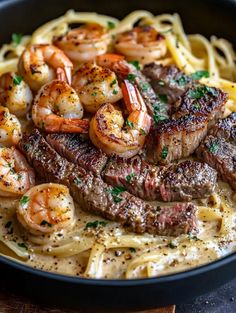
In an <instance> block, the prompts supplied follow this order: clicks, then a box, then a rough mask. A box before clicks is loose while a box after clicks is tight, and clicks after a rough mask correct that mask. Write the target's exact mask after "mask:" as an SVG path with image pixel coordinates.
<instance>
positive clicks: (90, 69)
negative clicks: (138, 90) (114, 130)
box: [72, 63, 122, 113]
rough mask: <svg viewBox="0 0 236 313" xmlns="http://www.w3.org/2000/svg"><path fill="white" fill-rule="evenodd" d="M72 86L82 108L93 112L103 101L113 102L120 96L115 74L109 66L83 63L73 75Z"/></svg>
mask: <svg viewBox="0 0 236 313" xmlns="http://www.w3.org/2000/svg"><path fill="white" fill-rule="evenodd" d="M72 86H73V87H74V88H75V90H76V92H77V94H78V95H79V97H80V100H81V102H82V103H83V106H84V108H85V109H86V110H87V111H88V112H91V113H95V112H96V111H97V110H98V108H99V107H100V106H101V105H102V104H104V103H108V102H110V103H115V102H117V101H118V100H120V99H121V98H122V92H121V88H120V87H119V85H118V80H117V77H116V74H115V73H114V72H112V71H111V70H110V69H109V68H103V67H100V66H97V65H95V64H93V63H85V64H84V65H82V66H81V67H80V68H79V69H78V71H77V72H76V73H75V75H74V76H73V80H72Z"/></svg>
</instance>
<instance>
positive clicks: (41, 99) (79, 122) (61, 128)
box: [32, 80, 89, 133]
mask: <svg viewBox="0 0 236 313" xmlns="http://www.w3.org/2000/svg"><path fill="white" fill-rule="evenodd" d="M82 116H83V107H82V105H81V103H80V99H79V97H78V95H77V94H76V92H75V90H74V89H73V88H72V87H71V86H69V85H68V84H67V83H66V82H64V81H60V80H53V81H52V82H50V83H48V84H46V85H44V86H43V87H42V88H41V89H40V90H39V92H38V94H37V95H36V97H35V99H34V104H33V108H32V118H33V121H34V123H35V125H36V126H37V127H39V128H43V129H44V130H45V131H47V132H65V133H84V132H87V130H88V124H89V121H88V120H83V119H82Z"/></svg>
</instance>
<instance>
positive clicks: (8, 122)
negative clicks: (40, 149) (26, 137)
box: [0, 106, 22, 147]
mask: <svg viewBox="0 0 236 313" xmlns="http://www.w3.org/2000/svg"><path fill="white" fill-rule="evenodd" d="M21 136H22V132H21V124H20V122H19V120H18V118H17V117H16V116H15V115H13V114H11V113H10V112H9V110H8V108H5V107H3V106H0V144H1V145H3V146H6V147H10V146H12V145H16V144H17V143H18V141H19V140H20V139H21Z"/></svg>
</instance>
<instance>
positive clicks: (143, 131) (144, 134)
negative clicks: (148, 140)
mask: <svg viewBox="0 0 236 313" xmlns="http://www.w3.org/2000/svg"><path fill="white" fill-rule="evenodd" d="M139 131H140V134H141V135H142V136H146V135H147V134H146V132H145V130H144V129H142V128H140V130H139Z"/></svg>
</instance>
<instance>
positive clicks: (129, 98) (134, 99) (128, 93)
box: [121, 79, 147, 113]
mask: <svg viewBox="0 0 236 313" xmlns="http://www.w3.org/2000/svg"><path fill="white" fill-rule="evenodd" d="M121 89H122V93H123V97H124V102H125V105H126V108H127V109H128V111H129V113H131V112H133V111H147V108H146V104H145V102H144V100H143V97H142V96H141V94H140V92H139V90H138V88H137V87H136V86H134V85H133V84H132V83H130V82H129V81H128V80H127V79H125V80H124V81H123V82H122V83H121Z"/></svg>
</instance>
